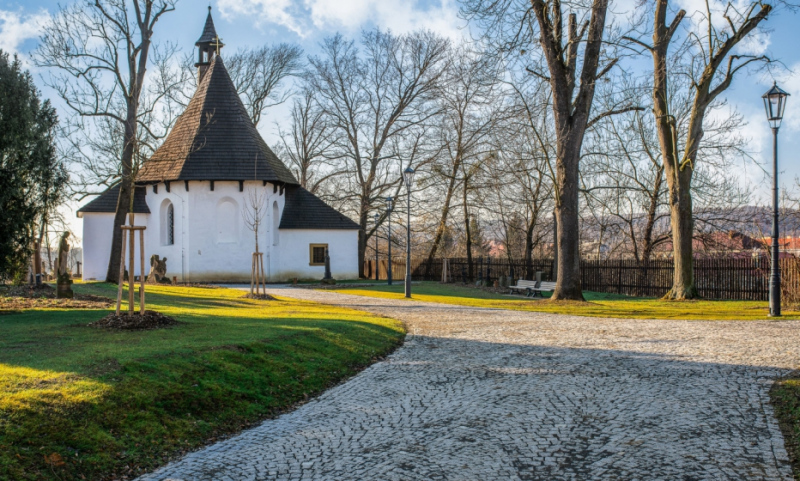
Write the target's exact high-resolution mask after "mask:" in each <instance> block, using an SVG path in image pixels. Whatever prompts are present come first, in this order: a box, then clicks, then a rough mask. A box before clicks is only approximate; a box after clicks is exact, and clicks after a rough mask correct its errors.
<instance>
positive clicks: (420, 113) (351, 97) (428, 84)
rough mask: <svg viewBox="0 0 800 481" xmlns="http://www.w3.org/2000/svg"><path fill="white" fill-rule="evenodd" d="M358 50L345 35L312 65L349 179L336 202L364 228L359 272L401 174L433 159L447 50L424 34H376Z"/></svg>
mask: <svg viewBox="0 0 800 481" xmlns="http://www.w3.org/2000/svg"><path fill="white" fill-rule="evenodd" d="M360 46H361V47H362V49H363V51H361V52H360V51H359V50H358V48H357V47H356V44H355V43H354V42H352V41H347V40H345V39H344V38H343V37H342V36H340V35H337V36H334V37H331V38H328V39H326V40H325V41H324V42H323V44H322V51H321V54H320V55H319V56H315V57H312V58H311V59H310V63H311V74H310V75H309V82H310V85H309V86H310V88H311V89H313V91H314V92H315V94H316V95H317V96H318V99H319V102H320V104H321V106H322V108H324V109H325V112H326V117H327V122H329V123H330V125H331V126H332V127H333V129H334V130H335V143H334V149H333V150H334V155H335V156H337V157H338V158H340V159H341V164H342V165H341V167H340V170H341V171H342V172H346V173H347V175H345V176H342V177H341V178H342V179H344V181H343V182H342V183H341V184H340V185H337V189H336V192H335V194H336V196H337V197H338V198H339V200H340V201H343V202H344V203H345V205H347V206H348V208H349V209H350V210H351V211H352V212H353V213H354V214H355V215H356V217H357V218H358V223H359V225H360V226H361V230H360V231H359V236H358V263H359V272H360V271H361V268H360V266H362V265H363V263H364V254H365V252H366V249H367V242H368V240H369V238H370V237H371V236H372V235H373V234H374V232H375V229H376V227H375V226H373V227H372V228H371V229H370V228H369V226H368V223H369V215H370V213H371V212H372V211H373V210H374V209H375V208H376V206H378V205H381V206H382V204H383V199H384V198H385V197H386V196H387V195H388V194H393V195H394V196H395V197H396V196H397V194H398V193H399V192H400V189H401V187H402V185H401V172H402V170H403V167H405V166H409V165H415V166H418V165H419V162H420V158H421V157H424V158H426V159H427V158H429V156H427V155H426V149H425V147H426V146H425V140H426V138H425V129H424V128H423V127H424V125H425V124H426V123H428V122H429V121H430V119H431V118H432V117H433V116H434V115H435V114H436V105H435V104H434V102H433V100H434V99H435V97H436V95H437V86H438V82H439V80H440V77H441V76H442V74H443V72H444V67H445V64H446V60H447V51H448V48H449V42H448V41H447V40H445V39H443V38H441V37H439V36H437V35H435V34H433V33H431V32H425V31H421V32H415V33H411V34H407V35H402V36H396V35H393V34H391V33H388V32H381V31H377V30H376V31H369V32H365V33H364V34H363V35H362V39H361V42H360ZM380 212H381V213H382V214H383V215H384V216H385V212H384V210H383V209H382V208H381V209H380Z"/></svg>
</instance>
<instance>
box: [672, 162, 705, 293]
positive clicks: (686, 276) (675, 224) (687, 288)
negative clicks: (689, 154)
mask: <svg viewBox="0 0 800 481" xmlns="http://www.w3.org/2000/svg"><path fill="white" fill-rule="evenodd" d="M671 170H672V168H671V167H668V168H667V178H668V179H669V182H668V184H669V204H670V206H669V207H670V226H671V227H672V254H673V260H674V263H675V271H674V273H673V278H672V289H670V291H669V292H668V293H667V294H666V295H665V296H664V298H665V299H677V300H683V299H694V298H696V297H699V294H698V292H697V288H696V287H695V284H694V258H693V255H692V239H693V235H694V218H693V217H692V196H691V192H690V191H689V189H690V186H691V178H692V170H691V169H689V168H686V169H683V171H681V170H680V167H678V169H677V172H670V171H671ZM673 177H675V178H674V179H673Z"/></svg>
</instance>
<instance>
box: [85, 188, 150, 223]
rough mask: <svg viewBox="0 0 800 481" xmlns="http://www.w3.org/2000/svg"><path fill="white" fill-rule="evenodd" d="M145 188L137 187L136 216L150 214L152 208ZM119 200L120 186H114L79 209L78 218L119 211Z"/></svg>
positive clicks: (134, 206) (135, 197) (135, 196)
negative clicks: (148, 204) (146, 196)
mask: <svg viewBox="0 0 800 481" xmlns="http://www.w3.org/2000/svg"><path fill="white" fill-rule="evenodd" d="M145 194H146V192H145V188H144V187H136V191H135V192H134V194H133V212H134V213H135V214H149V213H150V208H149V207H148V206H147V201H146V200H145ZM117 199H119V184H116V185H113V186H111V187H109V188H108V190H106V191H105V192H103V193H102V194H100V195H99V196H98V197H97V198H96V199H94V200H93V201H91V202H89V203H88V204H86V205H84V206H83V207H81V208H80V209H78V211H77V213H78V217H81V215H80V214H84V213H97V212H102V213H108V212H111V213H113V212H116V211H117Z"/></svg>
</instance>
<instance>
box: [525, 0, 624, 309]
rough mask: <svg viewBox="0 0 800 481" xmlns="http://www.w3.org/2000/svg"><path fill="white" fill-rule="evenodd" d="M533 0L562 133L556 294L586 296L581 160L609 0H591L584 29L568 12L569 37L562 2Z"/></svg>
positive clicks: (555, 296) (559, 133)
mask: <svg viewBox="0 0 800 481" xmlns="http://www.w3.org/2000/svg"><path fill="white" fill-rule="evenodd" d="M530 1H531V8H532V10H533V12H534V15H535V16H536V22H537V23H538V25H539V29H540V32H539V44H540V45H541V46H542V51H543V52H544V56H545V59H546V61H547V66H548V69H549V72H550V90H551V92H552V96H553V97H552V98H553V115H554V118H555V127H556V137H557V148H556V154H557V155H556V185H555V191H556V194H555V198H556V215H555V217H556V220H557V221H558V231H557V236H558V238H557V241H556V246H557V248H558V253H557V255H556V260H557V262H558V272H557V278H556V288H555V290H554V291H553V296H552V299H554V300H559V299H571V300H583V292H582V291H581V278H580V274H581V272H580V235H579V230H578V229H579V228H580V226H579V225H578V190H579V186H578V182H579V176H578V164H579V160H580V155H581V146H582V144H583V137H584V134H585V133H586V128H587V126H588V124H589V114H590V112H591V108H592V101H593V99H594V91H595V83H596V81H597V74H598V64H599V61H600V54H601V47H602V43H603V32H604V29H605V23H606V13H607V10H608V0H594V1H593V2H592V7H591V10H592V13H591V18H590V19H589V20H588V21H587V22H586V23H585V24H584V25H583V26H582V27H581V28H579V27H578V20H577V15H576V14H575V13H571V14H569V16H568V21H567V32H566V34H567V35H566V42H565V41H564V40H565V39H564V37H563V34H564V30H563V24H562V18H563V17H562V5H561V3H560V2H552V3H551V2H545V1H544V0H530ZM587 28H588V31H587ZM584 33H586V37H585V39H584ZM584 40H585V46H584V51H583V62H582V64H580V67H581V72H580V76H578V74H577V69H578V65H579V62H578V50H579V48H580V45H581V44H582V43H584ZM610 65H613V64H610ZM608 68H610V67H609V66H607V67H606V69H608ZM600 75H601V76H602V75H604V73H601V74H600ZM578 77H579V78H580V86H579V87H578V82H577V79H578ZM576 88H578V92H577V94H575V89H576Z"/></svg>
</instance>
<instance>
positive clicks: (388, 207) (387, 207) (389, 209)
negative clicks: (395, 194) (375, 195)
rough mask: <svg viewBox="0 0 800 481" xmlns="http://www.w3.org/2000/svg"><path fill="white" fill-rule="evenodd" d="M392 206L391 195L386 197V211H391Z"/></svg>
mask: <svg viewBox="0 0 800 481" xmlns="http://www.w3.org/2000/svg"><path fill="white" fill-rule="evenodd" d="M393 207H394V199H392V198H391V197H387V198H386V212H391V211H392V208H393Z"/></svg>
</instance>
